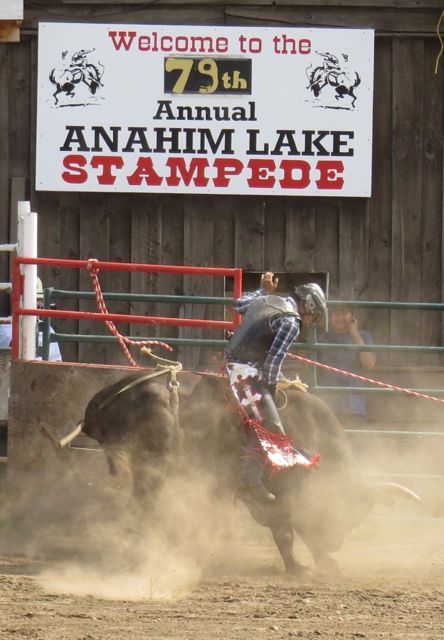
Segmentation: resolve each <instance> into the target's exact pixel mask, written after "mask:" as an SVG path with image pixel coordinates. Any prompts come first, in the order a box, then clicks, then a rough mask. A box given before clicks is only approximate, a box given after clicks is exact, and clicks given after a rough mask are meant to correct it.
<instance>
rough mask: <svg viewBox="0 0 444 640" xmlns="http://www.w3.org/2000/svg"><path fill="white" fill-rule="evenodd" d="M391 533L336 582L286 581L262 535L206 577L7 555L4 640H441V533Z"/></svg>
mask: <svg viewBox="0 0 444 640" xmlns="http://www.w3.org/2000/svg"><path fill="white" fill-rule="evenodd" d="M440 526H441V528H442V525H440ZM424 527H427V534H426V535H423V532H422V531H421V528H424ZM432 531H433V535H432ZM388 533H389V535H387V531H382V530H380V529H378V528H377V527H375V525H374V524H372V523H371V522H370V524H369V523H367V524H366V525H365V526H363V527H362V528H361V529H359V530H357V532H355V533H353V534H352V535H351V536H350V538H349V539H348V540H347V542H346V544H345V545H344V548H343V549H342V550H341V551H340V552H338V553H337V554H336V556H335V557H336V559H337V561H338V563H339V565H340V567H341V570H342V572H343V573H342V575H341V576H335V577H331V576H321V575H316V574H311V575H307V576H304V577H303V578H297V577H293V576H287V575H285V574H284V573H283V570H282V567H281V564H280V560H279V558H278V554H277V551H276V550H275V548H274V546H273V544H272V542H271V540H270V539H269V538H268V537H267V534H266V532H265V530H258V531H257V532H255V534H254V535H253V538H255V539H254V540H253V541H251V539H250V540H247V539H246V538H247V536H240V535H238V536H237V539H232V540H228V541H226V542H225V544H224V545H223V553H222V555H221V554H220V552H219V553H218V555H217V556H215V557H213V561H212V564H211V563H210V564H211V566H210V567H208V568H207V569H206V570H205V571H204V572H203V573H202V574H197V573H196V572H194V571H191V565H190V566H188V567H186V564H184V565H183V566H182V563H178V564H177V565H176V567H175V566H174V565H173V566H170V567H169V569H168V570H164V571H163V572H162V574H161V575H156V576H155V575H154V574H150V571H149V569H148V567H145V570H144V571H145V572H144V571H142V572H141V573H138V574H137V576H136V575H134V572H133V570H132V569H131V570H130V569H128V570H125V567H121V568H120V569H119V570H118V571H117V570H113V571H108V572H104V571H103V570H102V571H101V572H93V571H92V570H91V568H90V567H87V566H85V565H83V567H82V566H80V565H77V564H75V563H73V562H67V560H66V558H58V559H57V560H54V559H52V560H49V559H48V558H45V559H44V558H40V559H39V558H35V557H34V558H30V557H29V556H24V555H14V554H4V555H2V556H0V621H1V622H0V638H1V639H2V640H10V639H13V640H19V639H22V638H23V639H25V638H26V639H28V640H31V639H32V640H65V639H66V640H105V639H113V640H114V639H115V638H119V639H127V638H128V639H131V640H139V639H144V640H150V639H153V640H154V639H158V638H159V639H160V638H171V639H177V640H179V639H180V640H182V639H190V640H191V639H192V640H209V639H212V638H224V639H233V640H250V639H251V640H253V639H254V640H260V639H261V638H267V639H268V638H273V639H274V638H276V639H278V638H291V637H299V638H306V639H310V640H311V639H316V640H317V639H318V638H320V639H322V638H325V639H333V638H341V639H344V640H348V639H349V640H352V639H357V638H368V639H373V638H391V639H401V638H402V639H403V640H413V639H415V640H428V639H429V640H439V639H441V638H444V538H441V533H442V531H441V532H440V531H439V526H437V523H436V522H435V523H431V524H430V528H428V525H427V523H424V522H423V523H421V524H420V526H419V527H418V526H416V525H415V524H413V526H411V525H410V526H409V530H408V534H407V533H402V532H400V531H398V532H396V533H395V532H394V531H393V530H391V531H389V532H388ZM401 540H402V542H401ZM296 548H297V549H298V552H299V556H300V557H301V559H302V560H304V561H305V560H307V561H308V560H309V559H308V556H307V557H304V553H305V552H304V549H303V548H302V547H300V548H299V546H297V547H296ZM173 583H174V584H173ZM172 587H174V588H172Z"/></svg>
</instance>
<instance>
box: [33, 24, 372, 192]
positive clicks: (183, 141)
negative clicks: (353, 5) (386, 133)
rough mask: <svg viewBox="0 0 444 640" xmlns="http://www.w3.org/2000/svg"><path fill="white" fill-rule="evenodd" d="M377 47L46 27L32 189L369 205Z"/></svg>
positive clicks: (197, 30)
mask: <svg viewBox="0 0 444 640" xmlns="http://www.w3.org/2000/svg"><path fill="white" fill-rule="evenodd" d="M373 42H374V34H373V31H371V30H362V29H360V30H356V29H308V28H307V29H305V28H297V29H292V28H288V29H287V28H275V27H266V28H256V27H255V28H245V27H242V28H241V27H210V26H208V27H194V26H171V25H169V26H152V25H149V26H148V25H109V24H60V23H55V22H54V23H42V24H40V26H39V57H38V112H37V171H36V188H37V189H41V190H50V191H110V192H128V193H135V192H144V193H153V192H168V193H212V194H227V193H230V194H251V195H256V194H262V195H297V196H315V195H316V196H370V190H371V155H372V154H371V150H372V105H373Z"/></svg>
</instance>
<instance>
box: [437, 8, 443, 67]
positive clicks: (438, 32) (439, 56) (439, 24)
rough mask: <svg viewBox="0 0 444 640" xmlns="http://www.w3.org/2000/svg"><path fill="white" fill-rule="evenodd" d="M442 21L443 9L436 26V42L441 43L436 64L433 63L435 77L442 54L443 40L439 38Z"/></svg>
mask: <svg viewBox="0 0 444 640" xmlns="http://www.w3.org/2000/svg"><path fill="white" fill-rule="evenodd" d="M443 21H444V9H443V10H442V11H441V15H440V17H439V20H438V23H437V25H436V35H437V36H438V40H439V41H440V43H441V49H440V50H439V53H438V55H437V56H436V62H435V76H436V75H437V74H438V69H439V61H440V59H441V56H442V54H443V52H444V42H443V39H442V37H441V22H443Z"/></svg>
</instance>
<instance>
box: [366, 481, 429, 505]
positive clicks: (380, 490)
mask: <svg viewBox="0 0 444 640" xmlns="http://www.w3.org/2000/svg"><path fill="white" fill-rule="evenodd" d="M373 489H374V491H375V495H376V497H377V498H378V499H379V500H378V501H379V502H381V503H382V504H391V503H392V502H393V498H408V499H409V500H414V501H415V502H422V499H421V498H420V497H419V496H418V494H416V493H414V492H413V491H412V490H411V489H407V487H404V486H403V485H402V484H398V483H397V482H376V483H375V484H374V485H373Z"/></svg>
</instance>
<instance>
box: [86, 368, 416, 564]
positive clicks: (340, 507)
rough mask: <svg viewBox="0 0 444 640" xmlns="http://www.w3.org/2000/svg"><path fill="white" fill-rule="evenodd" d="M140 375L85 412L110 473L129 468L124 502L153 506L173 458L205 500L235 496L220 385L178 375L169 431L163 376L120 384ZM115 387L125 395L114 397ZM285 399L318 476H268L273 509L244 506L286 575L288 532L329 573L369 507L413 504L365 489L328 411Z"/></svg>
mask: <svg viewBox="0 0 444 640" xmlns="http://www.w3.org/2000/svg"><path fill="white" fill-rule="evenodd" d="M143 375H144V374H141V373H137V374H132V375H131V376H129V377H125V378H124V379H123V380H121V381H119V382H117V383H115V384H113V385H111V386H108V387H106V388H105V389H103V390H102V391H100V392H99V393H97V394H96V395H95V396H94V397H93V399H92V400H91V401H90V403H89V404H88V406H87V408H86V411H85V418H84V423H83V431H84V433H86V434H87V435H88V436H90V437H91V438H94V439H95V440H97V441H98V442H99V443H100V444H101V446H102V447H103V450H104V452H105V455H106V456H107V458H108V462H109V467H110V470H111V473H114V474H119V472H120V471H121V470H122V465H123V466H124V467H125V473H128V470H130V472H131V474H132V480H133V494H132V500H133V501H134V502H135V503H137V504H138V505H140V506H141V507H142V508H144V509H149V506H150V505H153V503H154V502H155V500H156V494H157V493H158V490H159V489H160V487H161V486H162V484H163V482H164V481H165V479H166V477H167V475H168V473H169V471H168V470H169V469H171V465H172V466H173V467H174V466H175V465H176V466H177V461H178V457H179V458H181V459H182V461H183V460H185V465H184V468H193V469H198V470H202V476H201V477H202V478H205V477H210V476H211V477H212V479H213V482H211V483H209V485H211V487H212V490H214V486H216V487H217V491H216V492H215V496H214V500H217V495H218V494H219V495H220V493H221V492H225V493H226V492H232V494H235V492H236V488H237V482H238V480H237V474H238V468H239V458H240V456H241V455H242V432H241V429H240V428H239V417H238V415H237V414H236V413H235V412H231V411H230V410H228V409H227V406H226V402H227V401H226V397H227V394H228V384H227V382H226V380H224V379H222V378H217V377H211V376H198V375H196V374H188V373H183V374H180V375H179V381H180V383H181V387H180V389H181V394H180V395H181V398H180V411H179V414H180V427H179V426H178V424H177V421H176V420H175V415H174V412H173V411H172V409H171V403H170V391H169V390H168V387H167V385H166V384H165V378H164V377H161V378H157V379H155V380H153V379H151V380H145V381H144V382H142V383H140V384H136V385H134V386H130V385H131V383H132V382H134V381H136V380H138V378H141V377H142V376H143ZM124 387H129V388H127V389H126V390H125V391H124V392H122V393H118V392H119V391H121V390H122V389H123V388H124ZM287 396H288V403H287V406H286V408H285V409H284V410H283V411H282V419H283V422H284V424H285V425H286V429H287V432H288V434H289V435H291V436H292V437H293V438H294V439H295V443H296V444H297V445H299V446H301V447H302V448H303V449H304V450H306V451H310V452H318V453H320V455H321V459H322V462H321V465H320V467H319V469H313V470H307V469H304V468H293V469H291V470H287V471H284V472H280V473H274V474H272V475H271V476H270V477H269V478H268V479H267V480H266V484H267V487H268V488H269V490H270V491H272V492H273V493H274V494H275V495H276V496H277V500H276V502H275V503H273V504H271V505H266V506H263V505H259V504H256V503H253V502H250V503H248V504H247V506H248V509H249V511H250V513H251V515H252V516H253V518H254V519H255V520H256V521H257V522H258V523H259V524H261V525H263V526H266V527H269V528H270V529H271V532H272V534H273V537H274V540H275V542H276V545H277V547H278V549H279V551H280V554H281V556H282V559H283V561H284V564H285V567H286V570H287V571H288V572H291V573H298V572H299V571H301V570H302V569H303V568H302V567H301V565H300V564H299V563H298V561H297V560H296V559H295V557H294V555H293V538H294V532H295V531H296V533H297V534H298V535H299V536H300V537H301V538H302V540H303V541H304V542H305V544H306V545H307V547H308V549H309V551H310V552H311V554H312V556H313V559H314V561H315V563H316V565H317V566H318V568H322V569H323V570H325V569H327V570H335V569H336V568H337V566H336V562H335V560H334V559H333V558H332V557H331V555H330V554H331V552H334V551H337V550H338V549H340V547H341V546H342V544H343V541H344V538H345V536H346V535H347V534H348V533H349V532H350V531H351V530H352V529H353V528H354V527H355V526H357V525H358V524H359V523H361V522H362V521H363V520H364V518H365V517H366V516H367V515H368V514H369V513H370V511H371V509H372V507H373V506H375V505H376V504H377V503H385V504H387V502H389V503H390V501H391V500H392V499H393V495H396V494H402V495H404V496H405V497H410V498H414V499H418V498H417V496H415V495H414V494H413V493H412V492H410V491H409V490H408V489H405V488H404V487H401V486H400V485H395V484H388V483H387V484H385V485H378V486H374V485H370V484H368V483H367V482H366V481H365V479H364V478H363V476H362V474H361V472H360V470H359V468H358V466H357V463H356V462H355V460H354V457H353V455H352V452H351V449H350V446H349V443H348V441H347V437H346V434H345V432H344V430H343V428H342V427H341V425H340V424H339V422H338V421H337V419H336V417H335V416H334V415H333V413H332V412H331V410H330V409H329V407H328V406H327V405H326V404H325V403H324V402H323V401H322V400H320V399H319V398H317V397H315V396H313V395H311V394H309V393H303V392H301V391H298V390H289V391H287ZM179 449H180V450H181V453H179V454H178V450H179ZM182 464H183V462H182ZM208 474H210V476H209V475H208ZM202 481H204V480H202ZM202 518H205V514H204V513H203V514H202Z"/></svg>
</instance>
